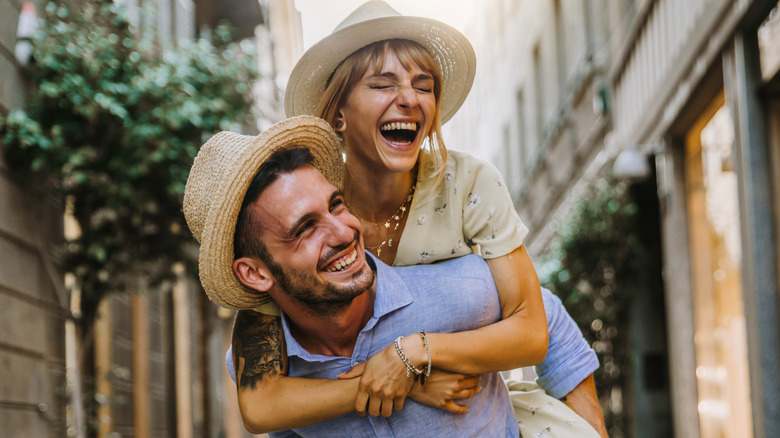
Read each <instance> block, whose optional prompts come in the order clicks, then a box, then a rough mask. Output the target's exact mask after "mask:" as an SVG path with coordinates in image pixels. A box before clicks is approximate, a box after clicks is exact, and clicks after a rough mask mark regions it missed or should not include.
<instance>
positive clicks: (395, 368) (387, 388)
mask: <svg viewBox="0 0 780 438" xmlns="http://www.w3.org/2000/svg"><path fill="white" fill-rule="evenodd" d="M404 340H405V339H404ZM355 377H360V385H359V388H358V393H357V397H356V398H355V411H357V413H358V414H360V415H366V413H368V415H371V416H372V417H376V416H379V415H382V416H383V417H389V416H390V414H392V413H393V409H395V410H396V411H400V410H401V409H402V408H403V407H404V400H405V399H406V395H407V394H408V393H409V389H410V388H411V387H412V384H413V383H414V379H413V378H412V377H407V376H406V365H404V363H403V361H401V358H400V357H398V353H397V352H396V351H395V346H393V345H392V344H391V345H388V346H387V347H385V348H383V349H382V351H380V352H379V353H377V354H375V355H373V356H371V357H370V358H368V360H367V361H365V362H363V363H361V364H358V365H356V366H355V367H354V368H352V369H351V370H349V371H347V372H346V373H342V374H340V375H339V378H340V379H351V378H355Z"/></svg>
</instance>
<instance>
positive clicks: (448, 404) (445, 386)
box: [409, 368, 482, 414]
mask: <svg viewBox="0 0 780 438" xmlns="http://www.w3.org/2000/svg"><path fill="white" fill-rule="evenodd" d="M479 379H480V376H467V375H464V374H458V373H450V372H447V371H442V370H438V369H435V368H434V369H433V371H431V375H430V377H428V379H427V380H426V381H425V385H424V386H423V385H420V382H419V381H418V382H415V383H414V385H412V390H411V391H409V397H410V398H411V399H413V400H415V401H417V402H420V403H423V404H426V405H428V406H433V407H434V408H439V409H443V410H445V411H447V412H449V413H451V414H465V413H466V412H468V411H469V408H468V407H467V406H462V405H459V404H457V403H455V400H464V399H467V398H471V397H474V396H475V395H477V394H478V393H479V391H481V390H482V387H481V386H479Z"/></svg>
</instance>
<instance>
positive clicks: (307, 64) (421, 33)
mask: <svg viewBox="0 0 780 438" xmlns="http://www.w3.org/2000/svg"><path fill="white" fill-rule="evenodd" d="M388 39H405V40H411V41H414V42H416V43H418V44H420V45H422V46H423V47H425V48H426V49H428V51H429V52H430V53H431V55H433V58H434V59H435V60H436V62H437V63H438V64H439V69H440V70H441V74H442V95H441V122H442V123H445V122H446V121H447V120H449V119H450V118H451V117H452V116H453V115H454V114H455V112H456V111H457V110H458V108H460V106H461V105H462V104H463V101H464V100H465V99H466V96H467V95H468V94H469V91H470V90H471V85H472V83H473V82H474V74H475V73H476V63H477V61H476V55H475V54H474V48H473V47H472V46H471V43H470V42H469V41H468V39H466V37H465V36H464V35H463V34H462V33H460V32H459V31H458V30H457V29H455V28H453V27H451V26H449V25H447V24H445V23H442V22H440V21H437V20H433V19H430V18H422V17H407V16H403V15H401V14H399V13H398V12H397V11H396V10H394V9H393V8H391V7H390V6H389V5H388V4H387V3H385V2H383V1H370V2H367V3H364V4H363V5H362V6H360V7H358V8H357V9H355V11H354V12H352V14H350V15H349V16H348V17H347V18H345V19H344V21H342V22H341V23H340V24H339V25H338V26H337V27H336V29H335V30H334V31H333V32H332V33H331V34H330V35H329V36H327V37H325V38H323V39H322V40H321V41H320V42H318V43H317V44H315V45H313V46H312V47H311V48H309V50H307V51H306V53H304V54H303V56H302V57H301V59H300V60H299V61H298V63H297V64H296V65H295V67H294V68H293V71H292V73H291V74H290V79H289V80H288V82H287V91H286V93H285V97H284V108H285V111H286V112H287V116H296V115H301V114H314V111H315V109H316V107H317V101H318V100H319V98H320V96H322V93H323V92H324V91H325V84H326V82H327V80H328V78H329V77H330V75H331V74H332V73H333V71H334V70H335V69H336V67H338V65H339V64H340V63H341V62H342V61H343V60H344V59H345V58H347V57H348V56H349V55H351V54H352V53H354V52H355V51H357V50H358V49H360V48H362V47H365V46H367V45H369V44H371V43H375V42H377V41H382V40H388Z"/></svg>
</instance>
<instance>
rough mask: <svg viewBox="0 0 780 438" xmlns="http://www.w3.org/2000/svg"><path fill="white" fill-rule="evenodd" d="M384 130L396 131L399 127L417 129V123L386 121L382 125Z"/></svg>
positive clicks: (409, 129)
mask: <svg viewBox="0 0 780 438" xmlns="http://www.w3.org/2000/svg"><path fill="white" fill-rule="evenodd" d="M379 129H380V130H382V131H395V130H398V129H403V130H407V131H416V130H417V123H412V122H391V123H386V124H384V125H382V126H381V127H380V128H379Z"/></svg>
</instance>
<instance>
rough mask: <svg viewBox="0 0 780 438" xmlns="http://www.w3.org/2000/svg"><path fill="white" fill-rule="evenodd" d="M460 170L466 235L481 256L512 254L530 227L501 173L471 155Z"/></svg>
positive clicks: (486, 257) (468, 241) (464, 232)
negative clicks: (524, 222)
mask: <svg viewBox="0 0 780 438" xmlns="http://www.w3.org/2000/svg"><path fill="white" fill-rule="evenodd" d="M468 158H469V159H468V160H465V162H464V163H463V164H464V165H463V166H462V168H461V169H460V172H458V173H459V174H460V175H459V177H462V178H464V179H465V181H464V182H465V184H464V185H463V187H464V191H463V195H464V196H465V199H464V201H463V234H464V237H465V238H466V242H467V243H468V244H469V245H471V246H478V247H479V249H480V252H481V255H482V257H484V258H485V259H491V258H496V257H500V256H503V255H506V254H509V253H510V252H512V251H513V250H515V249H516V248H518V247H519V246H520V245H522V244H523V239H524V238H525V236H526V235H527V234H528V228H527V227H526V226H525V224H523V222H522V221H521V220H520V217H519V216H518V215H517V212H516V211H515V208H514V205H513V203H512V199H511V198H510V196H509V191H508V190H507V188H506V185H505V184H504V180H503V178H502V177H501V174H500V173H499V172H498V170H496V168H495V167H493V166H492V165H490V164H489V163H487V162H484V161H481V160H478V159H476V158H474V157H470V156H469V157H468Z"/></svg>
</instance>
